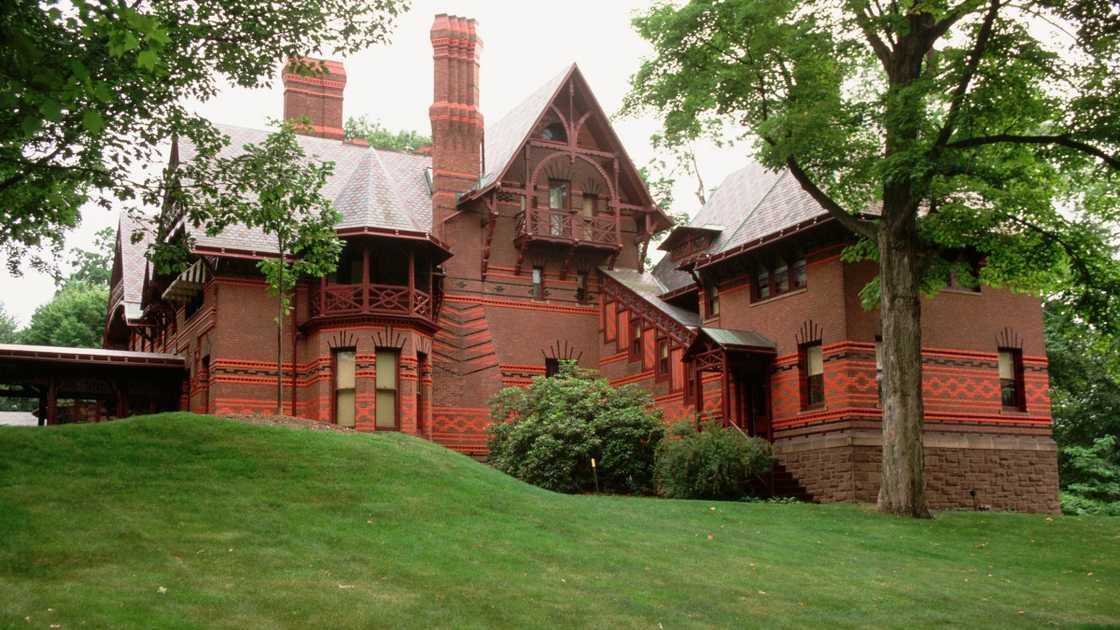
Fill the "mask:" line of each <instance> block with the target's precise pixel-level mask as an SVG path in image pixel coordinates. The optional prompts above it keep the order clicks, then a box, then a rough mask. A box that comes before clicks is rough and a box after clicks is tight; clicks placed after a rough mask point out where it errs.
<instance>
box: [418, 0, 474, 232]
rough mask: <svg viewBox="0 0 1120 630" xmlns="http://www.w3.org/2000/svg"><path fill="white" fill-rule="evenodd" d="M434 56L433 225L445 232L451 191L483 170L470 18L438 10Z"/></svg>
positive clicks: (452, 196) (460, 188) (465, 186)
mask: <svg viewBox="0 0 1120 630" xmlns="http://www.w3.org/2000/svg"><path fill="white" fill-rule="evenodd" d="M431 35H432V57H433V59H434V60H435V72H434V80H435V81H434V85H435V89H434V91H433V95H432V106H431V108H429V109H428V116H429V117H430V118H431V121H432V188H433V195H432V231H433V232H434V233H435V234H436V236H437V237H440V238H445V234H444V232H445V230H444V221H445V220H446V219H447V217H449V216H450V215H451V214H452V213H454V212H455V202H456V197H455V195H456V193H462V192H465V191H467V190H469V189H470V188H471V187H472V186H473V185H474V184H475V183H476V182H478V179H479V178H480V177H481V176H482V133H483V131H482V130H483V126H482V113H481V112H480V111H479V110H478V59H479V55H480V53H481V52H482V40H481V39H479V37H478V34H477V33H476V32H475V21H474V20H473V19H467V18H462V17H458V16H454V15H447V14H444V13H441V14H439V15H437V16H436V19H435V22H434V23H433V24H432V33H431Z"/></svg>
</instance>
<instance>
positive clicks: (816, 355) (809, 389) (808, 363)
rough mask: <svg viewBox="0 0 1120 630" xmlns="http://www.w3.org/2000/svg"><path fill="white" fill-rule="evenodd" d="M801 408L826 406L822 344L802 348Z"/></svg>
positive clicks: (807, 345) (817, 343) (806, 345)
mask: <svg viewBox="0 0 1120 630" xmlns="http://www.w3.org/2000/svg"><path fill="white" fill-rule="evenodd" d="M800 355H801V356H800V357H799V359H800V363H801V366H800V367H801V407H802V408H803V409H812V408H813V407H817V406H820V405H823V404H824V355H823V354H822V352H821V342H819V341H816V342H813V343H811V344H805V345H803V346H801V352H800Z"/></svg>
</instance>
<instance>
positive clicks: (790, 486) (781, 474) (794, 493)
mask: <svg viewBox="0 0 1120 630" xmlns="http://www.w3.org/2000/svg"><path fill="white" fill-rule="evenodd" d="M754 490H755V493H756V494H757V495H758V496H763V497H774V498H780V497H789V498H793V499H797V500H798V501H805V502H815V499H813V495H812V494H810V493H809V491H808V490H806V489H805V487H804V486H802V485H801V482H799V481H798V480H797V477H794V476H793V473H791V472H790V471H788V470H786V467H785V466H783V465H782V464H781V462H777V461H775V462H774V467H773V468H772V469H771V470H770V472H769V473H768V474H765V475H763V476H762V478H761V479H759V480H758V481H757V482H756V483H755V487H754Z"/></svg>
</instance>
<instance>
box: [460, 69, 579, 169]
mask: <svg viewBox="0 0 1120 630" xmlns="http://www.w3.org/2000/svg"><path fill="white" fill-rule="evenodd" d="M575 68H576V66H575V64H572V65H571V66H569V67H568V68H567V69H565V70H564V71H563V72H561V73H560V74H557V75H556V76H554V77H552V78H551V79H549V80H548V81H546V82H545V83H544V85H542V86H540V87H539V88H537V89H536V90H535V91H534V92H533V93H532V94H530V95H529V96H528V98H526V99H525V100H524V101H521V103H519V104H518V105H517V106H516V107H514V108H513V109H511V110H509V111H508V112H506V115H505V116H502V117H501V118H499V119H498V122H496V123H494V124H492V125H487V127H486V135H485V136H484V137H483V139H484V141H485V143H486V150H485V151H484V152H483V161H484V167H485V169H486V172H485V173H483V174H482V179H480V180H479V182H478V185H477V186H475V188H474V189H475V190H479V191H481V190H485V189H486V188H489V187H490V186H491V185H492V184H494V183H496V182H497V181H498V179H499V178H500V177H501V176H502V174H503V173H504V172H505V171H506V167H508V166H509V163H510V161H511V160H513V157H514V156H515V155H517V152H518V150H519V149H520V148H521V146H522V145H523V144H525V141H526V140H528V138H529V134H531V133H532V132H533V128H534V127H536V126H537V123H538V122H539V121H540V119H541V117H542V116H544V114H545V111H547V110H548V105H549V104H550V103H552V101H553V99H555V98H556V95H557V93H558V92H559V91H560V86H562V85H564V82H565V81H567V80H568V77H570V76H571V75H572V71H574V70H575Z"/></svg>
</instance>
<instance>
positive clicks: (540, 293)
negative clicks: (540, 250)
mask: <svg viewBox="0 0 1120 630" xmlns="http://www.w3.org/2000/svg"><path fill="white" fill-rule="evenodd" d="M533 297H535V298H537V299H538V300H539V299H541V298H542V297H544V267H533Z"/></svg>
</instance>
